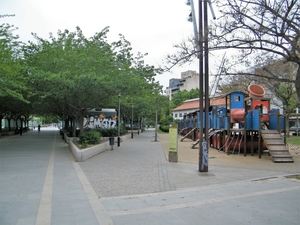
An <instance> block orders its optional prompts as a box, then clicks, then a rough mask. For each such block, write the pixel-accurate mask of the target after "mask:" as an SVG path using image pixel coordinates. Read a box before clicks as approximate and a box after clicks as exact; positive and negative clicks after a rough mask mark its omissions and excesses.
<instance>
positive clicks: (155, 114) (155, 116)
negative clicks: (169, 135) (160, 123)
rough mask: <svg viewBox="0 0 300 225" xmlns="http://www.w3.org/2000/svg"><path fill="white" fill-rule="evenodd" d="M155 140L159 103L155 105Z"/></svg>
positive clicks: (155, 139)
mask: <svg viewBox="0 0 300 225" xmlns="http://www.w3.org/2000/svg"><path fill="white" fill-rule="evenodd" d="M154 141H157V105H156V107H155V138H154Z"/></svg>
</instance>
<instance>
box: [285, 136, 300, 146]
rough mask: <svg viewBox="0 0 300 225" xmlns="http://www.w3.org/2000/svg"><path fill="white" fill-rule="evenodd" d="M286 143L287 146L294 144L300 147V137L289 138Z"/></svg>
mask: <svg viewBox="0 0 300 225" xmlns="http://www.w3.org/2000/svg"><path fill="white" fill-rule="evenodd" d="M286 142H287V144H294V145H299V146H300V137H297V136H294V137H293V136H291V137H287V138H286Z"/></svg>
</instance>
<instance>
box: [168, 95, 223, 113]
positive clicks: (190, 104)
mask: <svg viewBox="0 0 300 225" xmlns="http://www.w3.org/2000/svg"><path fill="white" fill-rule="evenodd" d="M210 105H216V106H225V105H226V100H225V98H219V99H210ZM203 107H205V102H204V101H203ZM188 109H195V110H197V109H199V99H196V100H194V101H187V102H184V103H183V104H182V105H181V106H178V107H177V108H175V109H173V111H181V110H188Z"/></svg>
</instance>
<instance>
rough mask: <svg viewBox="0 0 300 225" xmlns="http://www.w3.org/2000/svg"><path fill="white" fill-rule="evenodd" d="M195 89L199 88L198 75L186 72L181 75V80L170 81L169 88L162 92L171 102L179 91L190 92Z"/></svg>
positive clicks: (190, 71) (193, 72) (194, 72)
mask: <svg viewBox="0 0 300 225" xmlns="http://www.w3.org/2000/svg"><path fill="white" fill-rule="evenodd" d="M195 88H199V74H198V73H197V72H196V71H192V70H188V71H185V72H182V73H181V78H172V79H170V80H169V87H167V88H166V89H165V90H164V93H165V95H167V96H168V97H169V99H170V100H171V99H172V96H173V95H174V94H175V93H176V92H178V91H179V90H181V91H182V90H187V91H190V90H192V89H195Z"/></svg>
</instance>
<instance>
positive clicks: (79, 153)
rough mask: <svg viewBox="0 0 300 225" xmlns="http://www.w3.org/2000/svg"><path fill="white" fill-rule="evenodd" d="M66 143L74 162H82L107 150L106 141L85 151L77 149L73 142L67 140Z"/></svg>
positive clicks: (107, 144)
mask: <svg viewBox="0 0 300 225" xmlns="http://www.w3.org/2000/svg"><path fill="white" fill-rule="evenodd" d="M68 143H69V149H70V151H71V152H72V154H73V156H74V158H75V161H76V162H83V161H85V160H87V159H89V158H91V157H93V156H95V155H97V154H99V153H101V152H104V151H106V150H107V149H108V148H109V143H108V141H106V142H104V143H101V144H99V145H95V146H92V147H90V148H85V149H78V147H77V146H76V145H75V144H74V142H73V140H70V139H69V142H68Z"/></svg>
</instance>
